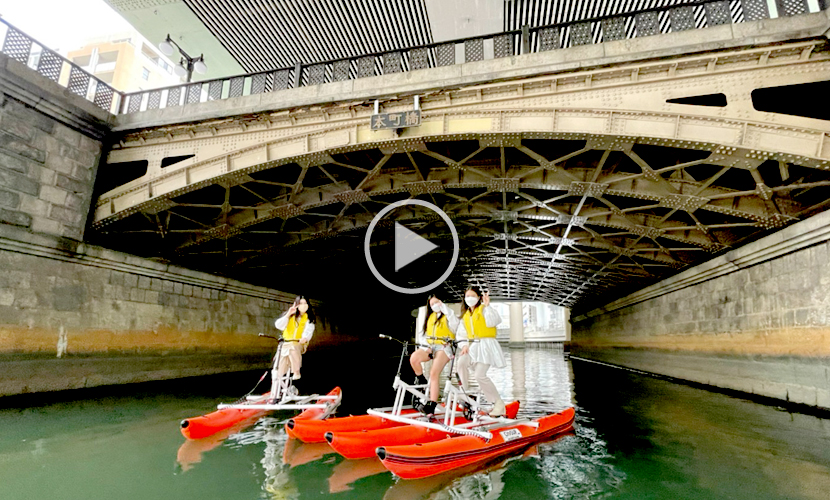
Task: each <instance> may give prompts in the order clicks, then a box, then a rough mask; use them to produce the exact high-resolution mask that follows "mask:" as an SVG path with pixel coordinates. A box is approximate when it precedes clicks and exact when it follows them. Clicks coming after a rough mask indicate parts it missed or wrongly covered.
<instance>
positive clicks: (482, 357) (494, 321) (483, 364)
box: [458, 286, 505, 417]
mask: <svg viewBox="0 0 830 500" xmlns="http://www.w3.org/2000/svg"><path fill="white" fill-rule="evenodd" d="M499 323H501V317H500V316H499V313H497V312H496V310H495V309H493V308H492V307H490V294H489V293H485V294H482V293H481V288H479V287H477V286H470V287H469V288H467V290H466V291H465V292H464V302H463V303H462V304H461V322H460V324H459V325H458V341H459V342H463V347H462V348H461V352H460V353H459V358H458V375H459V377H460V378H461V385H462V386H463V387H464V389H465V390H466V389H467V387H468V378H469V372H468V369H469V368H470V367H472V369H473V373H474V374H475V379H476V382H478V386H479V387H480V388H481V392H482V393H483V394H484V397H485V398H487V401H489V402H491V403H493V410H492V411H491V412H490V416H492V417H500V416H503V415H504V401H503V400H502V399H501V396H499V392H498V390H497V389H496V385H495V384H494V383H493V381H492V380H490V377H488V376H487V370H489V369H490V367H491V366H493V367H496V368H503V367H504V366H505V363H504V353H502V350H501V346H500V345H499V341H498V340H496V326H498V324H499ZM465 341H466V342H465ZM459 345H462V344H459Z"/></svg>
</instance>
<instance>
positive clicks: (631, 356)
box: [571, 213, 830, 408]
mask: <svg viewBox="0 0 830 500" xmlns="http://www.w3.org/2000/svg"><path fill="white" fill-rule="evenodd" d="M828 238H830V214H828V213H823V214H820V215H817V216H814V217H812V218H811V219H808V220H805V221H802V222H800V223H798V224H795V225H793V226H790V227H788V228H786V229H784V230H782V231H779V232H778V233H776V234H773V235H771V236H768V237H766V238H764V239H762V240H759V241H756V242H754V243H751V244H749V245H746V246H744V247H742V248H739V249H736V250H734V251H732V252H729V253H728V254H726V255H724V256H721V257H719V258H717V259H715V260H713V261H711V262H708V263H706V264H703V265H700V266H697V267H696V268H694V269H691V270H689V271H686V272H684V273H681V274H680V275H678V276H675V277H673V278H670V279H667V280H664V281H663V282H661V283H658V284H657V285H654V286H652V287H649V288H646V289H645V290H641V291H640V292H637V293H635V294H633V295H631V296H629V297H626V298H624V299H621V300H619V301H617V302H615V303H611V304H608V305H606V306H605V307H604V308H601V309H598V310H595V311H591V312H590V313H588V314H585V315H582V316H579V317H577V318H574V325H573V342H572V347H571V351H572V353H573V355H575V356H579V357H584V358H588V359H592V360H597V361H603V362H607V363H612V364H616V365H621V366H625V367H629V368H635V369H639V370H644V371H648V372H652V373H659V374H663V375H669V376H672V377H677V378H680V379H684V380H690V381H694V382H699V383H704V384H709V385H714V386H717V387H722V388H726V389H734V390H738V391H743V392H748V393H752V394H757V395H761V396H767V397H772V398H776V399H780V400H783V401H789V402H794V403H801V404H806V405H810V406H818V407H824V408H830V242H828Z"/></svg>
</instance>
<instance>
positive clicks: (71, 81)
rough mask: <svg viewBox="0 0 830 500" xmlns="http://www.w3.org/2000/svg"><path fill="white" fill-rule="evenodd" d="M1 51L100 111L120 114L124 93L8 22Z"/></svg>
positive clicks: (1, 26) (0, 24)
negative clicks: (90, 103)
mask: <svg viewBox="0 0 830 500" xmlns="http://www.w3.org/2000/svg"><path fill="white" fill-rule="evenodd" d="M0 51H2V52H3V54H5V55H6V56H8V57H10V58H11V59H14V60H16V61H19V62H21V63H23V64H25V65H27V66H28V67H29V68H31V69H33V70H35V71H37V72H38V73H40V74H41V75H42V76H44V77H46V78H48V79H49V80H52V81H53V82H55V83H57V84H58V85H61V86H63V87H66V88H67V89H69V91H70V92H72V93H73V94H75V95H78V96H81V97H83V98H84V99H86V100H88V101H91V102H92V103H93V104H95V105H96V106H98V107H99V108H101V109H103V110H106V111H109V112H110V113H113V114H117V113H118V110H119V109H121V100H122V99H123V95H124V94H123V93H122V92H120V91H118V90H115V89H114V88H113V87H112V86H110V85H109V84H107V83H106V82H104V81H103V80H101V79H99V78H96V77H95V76H94V75H92V74H91V73H89V72H88V71H86V70H84V69H83V68H82V67H80V66H78V65H77V64H75V63H73V62H72V61H70V60H69V59H66V58H65V57H63V56H62V55H60V54H58V53H57V52H55V51H53V50H51V49H49V48H48V47H46V46H45V45H44V44H42V43H40V42H38V41H37V40H35V39H34V38H32V37H30V36H29V35H27V34H26V33H23V32H22V31H20V30H19V29H17V28H16V27H14V26H13V25H11V24H10V23H8V22H7V21H6V20H5V19H2V18H0Z"/></svg>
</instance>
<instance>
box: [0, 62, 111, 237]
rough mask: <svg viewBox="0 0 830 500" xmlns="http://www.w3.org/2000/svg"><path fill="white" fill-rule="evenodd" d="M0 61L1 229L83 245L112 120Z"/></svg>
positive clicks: (23, 68)
mask: <svg viewBox="0 0 830 500" xmlns="http://www.w3.org/2000/svg"><path fill="white" fill-rule="evenodd" d="M90 105H91V103H88V102H87V101H86V100H84V99H83V98H81V97H79V96H76V95H72V94H70V93H68V91H67V90H66V89H63V88H61V87H60V86H58V85H57V84H55V83H54V82H52V81H49V80H47V79H45V78H43V77H42V76H40V75H39V74H37V73H35V72H33V71H31V70H30V69H29V68H27V67H26V66H25V65H23V64H21V63H19V62H17V61H15V60H13V59H9V58H8V57H6V56H3V55H0V223H2V224H9V225H13V226H17V227H20V228H24V229H26V230H28V231H31V232H34V233H41V234H48V235H52V236H60V237H64V238H70V239H73V240H79V241H80V240H82V239H83V235H84V227H85V226H86V223H87V218H88V216H89V209H90V205H91V203H92V195H93V187H94V182H95V176H96V173H97V169H98V163H99V161H100V158H101V150H102V142H101V139H100V138H101V137H102V135H103V133H105V131H106V130H108V125H106V121H107V120H108V119H110V118H112V117H111V116H110V115H109V114H108V113H106V112H103V111H101V110H96V109H91V108H90Z"/></svg>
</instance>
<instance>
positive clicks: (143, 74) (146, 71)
mask: <svg viewBox="0 0 830 500" xmlns="http://www.w3.org/2000/svg"><path fill="white" fill-rule="evenodd" d="M141 78H143V79H144V80H149V79H150V70H149V69H147V68H141Z"/></svg>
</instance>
